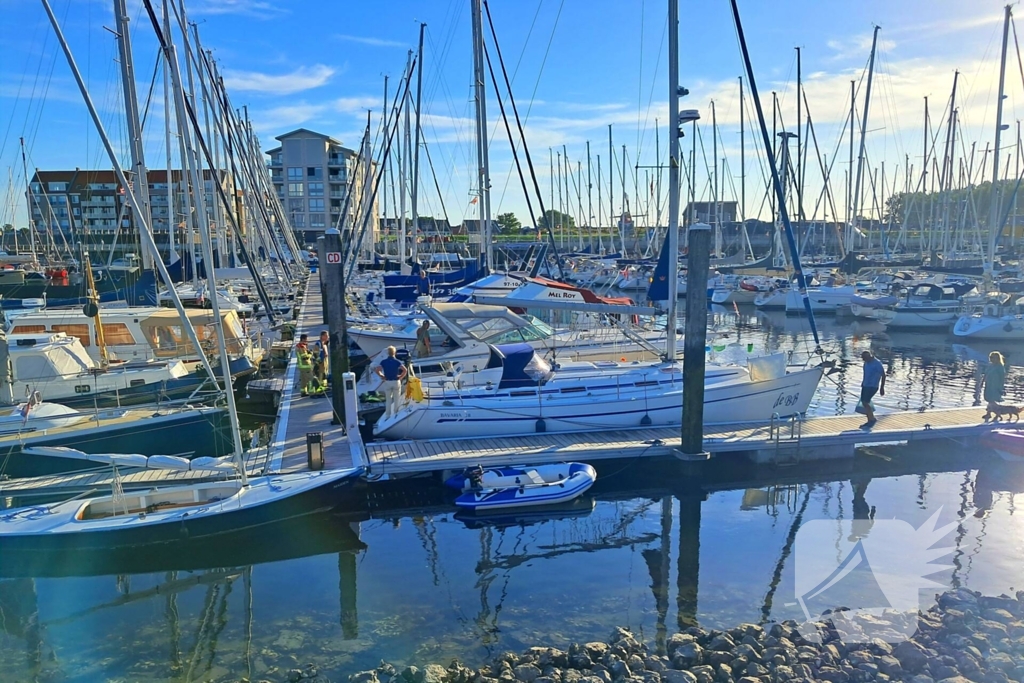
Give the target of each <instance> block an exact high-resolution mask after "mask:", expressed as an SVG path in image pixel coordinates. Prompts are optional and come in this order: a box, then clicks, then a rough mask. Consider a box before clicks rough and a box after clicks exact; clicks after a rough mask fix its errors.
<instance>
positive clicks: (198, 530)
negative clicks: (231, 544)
mask: <svg viewBox="0 0 1024 683" xmlns="http://www.w3.org/2000/svg"><path fill="white" fill-rule="evenodd" d="M360 473H361V470H359V469H350V470H321V471H319V472H300V473H294V474H283V475H268V476H264V477H258V478H255V479H251V480H250V489H249V491H248V493H250V494H252V495H251V496H250V498H252V499H253V502H252V503H246V502H242V503H241V504H238V503H235V502H234V501H231V500H225V501H221V504H218V503H208V504H205V505H203V506H202V507H189V508H182V509H176V510H162V511H156V512H152V513H147V514H129V515H120V516H118V517H111V518H108V519H106V520H103V521H102V523H98V524H95V525H93V523H92V522H81V521H78V520H73V519H69V520H68V521H66V522H61V521H60V520H55V522H56V523H55V524H54V525H53V526H51V527H49V528H47V526H46V524H45V521H46V520H40V519H38V516H40V515H44V514H47V513H45V512H43V511H42V509H41V508H38V507H37V508H18V509H14V510H9V511H4V512H0V557H3V558H5V559H4V560H0V562H6V561H7V560H6V558H7V557H8V554H24V553H32V552H52V551H53V550H55V549H58V548H59V549H60V550H62V551H68V550H77V551H103V550H107V551H110V550H118V549H126V548H145V547H151V546H154V545H161V544H166V543H174V542H180V541H182V540H185V539H188V540H200V539H210V538H215V537H217V536H222V535H224V536H227V535H230V534H234V533H237V532H239V531H241V530H245V529H253V528H257V527H261V526H265V525H270V524H275V523H278V522H280V521H281V520H285V519H289V518H292V517H298V516H303V515H308V514H310V513H313V512H317V511H321V510H327V509H330V508H331V507H334V506H335V505H336V504H337V503H338V502H339V500H340V498H341V495H342V491H343V490H344V489H345V488H347V487H348V486H349V485H350V484H351V482H352V480H353V478H354V477H356V476H358V475H359V474H360ZM199 486H202V485H199ZM239 500H240V501H245V500H246V498H240V499H239ZM62 507H63V506H62ZM51 514H52V513H51ZM33 515H36V516H37V517H35V518H34V517H33ZM26 519H28V520H29V521H30V522H31V521H41V522H44V523H40V524H25V523H24V521H25V520H26ZM87 525H90V526H91V528H85V527H86V526H87ZM25 526H28V527H29V528H28V529H24V530H22V528H21V527H25ZM0 573H2V570H0Z"/></svg>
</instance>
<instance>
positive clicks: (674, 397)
mask: <svg viewBox="0 0 1024 683" xmlns="http://www.w3.org/2000/svg"><path fill="white" fill-rule="evenodd" d="M822 372H823V371H822V368H820V367H818V368H810V369H807V370H801V371H798V372H793V373H788V374H786V375H784V376H782V377H777V378H775V379H766V380H762V381H723V382H720V383H709V384H707V385H706V386H705V391H704V423H705V424H728V423H736V422H767V421H769V420H771V419H772V416H773V414H776V415H777V416H778V417H787V416H790V415H795V414H799V413H803V412H806V410H807V408H808V406H809V405H810V401H811V399H812V397H813V395H814V392H815V390H816V389H817V386H818V382H819V380H820V379H821V376H822ZM675 378H676V379H675V380H674V385H673V386H672V387H670V388H667V389H661V388H658V389H656V390H655V389H652V390H651V392H650V394H651V395H649V396H645V395H644V394H643V393H642V392H636V391H634V392H632V393H630V394H629V395H624V394H619V393H618V392H617V391H614V390H613V391H609V392H604V393H603V394H602V393H599V392H591V393H590V395H584V396H580V395H579V394H575V395H570V397H569V398H567V397H565V395H564V394H561V395H558V396H549V397H542V398H541V399H540V400H538V399H537V398H533V399H532V400H529V399H527V400H522V399H511V398H510V399H504V397H497V396H495V397H487V398H470V399H466V400H459V399H458V398H457V397H456V396H454V395H453V396H451V397H450V398H447V399H441V398H430V399H428V400H427V402H426V403H425V404H418V405H416V406H413V407H407V408H405V409H403V410H402V411H400V412H399V413H398V415H396V416H394V417H392V418H388V419H385V420H383V421H381V422H378V423H377V427H376V430H375V434H376V436H378V437H382V438H385V439H444V438H474V437H494V436H523V435H528V434H536V433H538V432H589V431H594V430H599V429H632V428H642V427H648V426H670V425H678V424H680V423H681V418H682V406H683V392H682V379H681V375H679V374H676V375H675ZM534 395H535V396H536V394H534Z"/></svg>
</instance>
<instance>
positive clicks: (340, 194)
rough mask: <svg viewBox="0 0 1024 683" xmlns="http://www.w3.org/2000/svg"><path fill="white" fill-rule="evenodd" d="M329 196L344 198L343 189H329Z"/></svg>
mask: <svg viewBox="0 0 1024 683" xmlns="http://www.w3.org/2000/svg"><path fill="white" fill-rule="evenodd" d="M331 197H333V198H335V199H344V198H345V191H344V190H331Z"/></svg>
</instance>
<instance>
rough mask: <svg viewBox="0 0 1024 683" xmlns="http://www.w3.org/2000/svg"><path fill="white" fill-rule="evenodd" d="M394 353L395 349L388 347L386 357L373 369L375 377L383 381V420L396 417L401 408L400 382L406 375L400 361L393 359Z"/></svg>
mask: <svg viewBox="0 0 1024 683" xmlns="http://www.w3.org/2000/svg"><path fill="white" fill-rule="evenodd" d="M395 353H396V350H395V347H394V346H389V347H388V357H387V358H385V359H384V360H382V361H381V362H380V365H378V366H377V367H376V368H374V372H376V373H377V376H378V377H380V378H381V379H382V380H384V383H383V385H382V388H383V389H384V398H385V400H386V402H385V405H384V417H385V418H389V417H392V416H393V415H397V414H398V410H399V409H400V408H401V407H402V406H401V403H400V402H401V400H402V380H403V379H405V376H406V374H408V371H407V370H406V369H405V365H403V364H402V361H400V360H398V359H397V358H395Z"/></svg>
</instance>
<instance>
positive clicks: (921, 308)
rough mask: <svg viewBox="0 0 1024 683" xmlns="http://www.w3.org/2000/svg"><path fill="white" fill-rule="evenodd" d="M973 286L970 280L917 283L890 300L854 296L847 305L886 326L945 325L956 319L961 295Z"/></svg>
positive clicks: (916, 327)
mask: <svg viewBox="0 0 1024 683" xmlns="http://www.w3.org/2000/svg"><path fill="white" fill-rule="evenodd" d="M973 289H974V285H973V284H970V283H968V284H961V285H949V286H943V285H937V284H932V283H920V284H917V285H914V286H913V287H912V288H911V289H910V290H908V291H907V295H906V297H905V298H904V299H903V300H901V301H897V302H896V303H894V304H889V303H888V301H886V297H878V298H876V299H874V300H865V299H862V298H855V299H854V303H852V304H851V309H852V310H853V313H854V315H857V316H858V317H864V318H870V319H873V320H878V321H879V322H883V323H885V324H886V326H887V327H889V328H890V329H929V328H938V329H946V328H949V327H950V325H952V324H953V323H954V322H956V320H957V318H958V317H959V316H960V314H961V312H962V310H963V306H964V299H963V297H964V296H965V295H966V294H967V293H968V292H970V291H971V290H973Z"/></svg>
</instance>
